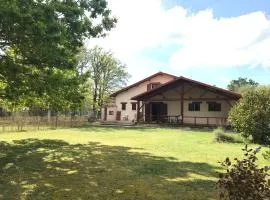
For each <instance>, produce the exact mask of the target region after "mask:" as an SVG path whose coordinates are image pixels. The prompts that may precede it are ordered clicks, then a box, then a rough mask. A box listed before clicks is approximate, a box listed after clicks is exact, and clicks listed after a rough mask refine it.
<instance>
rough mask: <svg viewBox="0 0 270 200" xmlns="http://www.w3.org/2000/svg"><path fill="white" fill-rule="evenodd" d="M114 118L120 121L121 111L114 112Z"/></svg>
mask: <svg viewBox="0 0 270 200" xmlns="http://www.w3.org/2000/svg"><path fill="white" fill-rule="evenodd" d="M116 120H117V121H120V120H121V111H117V112H116Z"/></svg>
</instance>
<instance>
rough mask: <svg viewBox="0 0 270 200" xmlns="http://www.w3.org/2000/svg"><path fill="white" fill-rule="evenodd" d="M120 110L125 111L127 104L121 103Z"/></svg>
mask: <svg viewBox="0 0 270 200" xmlns="http://www.w3.org/2000/svg"><path fill="white" fill-rule="evenodd" d="M121 110H127V102H121Z"/></svg>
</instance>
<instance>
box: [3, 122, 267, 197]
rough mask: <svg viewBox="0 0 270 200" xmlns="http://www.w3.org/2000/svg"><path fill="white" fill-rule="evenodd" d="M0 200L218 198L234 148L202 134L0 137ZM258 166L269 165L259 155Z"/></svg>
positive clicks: (139, 131) (131, 131) (106, 131)
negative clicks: (220, 179)
mask: <svg viewBox="0 0 270 200" xmlns="http://www.w3.org/2000/svg"><path fill="white" fill-rule="evenodd" d="M0 138H1V142H0V199H22V200H23V199H35V200H38V199H61V200H62V199H72V200H76V199H78V200H79V199H98V200H99V199H100V200H101V199H102V200H104V199H105V200H107V199H108V200H112V199H117V200H118V199H123V200H129V199H134V200H135V199H136V200H137V199H162V200H166V199H176V200H178V199H183V200H191V199H192V200H194V199H203V200H204V199H217V198H216V193H215V182H216V177H217V172H218V171H221V170H222V169H221V168H220V166H219V164H218V163H217V162H218V161H221V160H223V159H224V158H225V157H226V156H230V157H235V156H240V155H241V154H242V153H241V147H242V146H243V144H239V143H234V144H232V143H230V144H229V143H221V144H220V143H215V142H213V134H212V133H211V132H207V131H196V130H185V129H180V128H175V129H169V128H136V129H135V128H102V127H85V128H77V129H61V130H50V131H39V132H17V133H1V134H0ZM259 164H260V165H270V163H269V162H268V163H267V161H265V160H264V159H263V158H262V157H260V158H259Z"/></svg>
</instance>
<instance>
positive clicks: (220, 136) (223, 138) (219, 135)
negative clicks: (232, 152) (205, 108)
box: [213, 127, 234, 142]
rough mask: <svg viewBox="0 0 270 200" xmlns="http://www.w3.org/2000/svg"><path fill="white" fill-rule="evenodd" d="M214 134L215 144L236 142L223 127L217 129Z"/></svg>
mask: <svg viewBox="0 0 270 200" xmlns="http://www.w3.org/2000/svg"><path fill="white" fill-rule="evenodd" d="M213 133H214V141H215V142H234V138H233V137H232V136H231V135H229V134H228V133H226V132H225V131H224V129H222V128H221V127H219V128H217V129H215V130H214V131H213Z"/></svg>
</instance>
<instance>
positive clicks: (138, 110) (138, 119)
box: [137, 101, 141, 123]
mask: <svg viewBox="0 0 270 200" xmlns="http://www.w3.org/2000/svg"><path fill="white" fill-rule="evenodd" d="M140 109H141V108H140V101H137V123H139V121H140Z"/></svg>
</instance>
